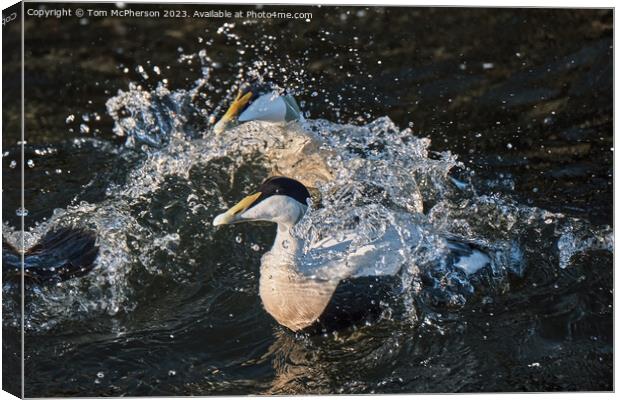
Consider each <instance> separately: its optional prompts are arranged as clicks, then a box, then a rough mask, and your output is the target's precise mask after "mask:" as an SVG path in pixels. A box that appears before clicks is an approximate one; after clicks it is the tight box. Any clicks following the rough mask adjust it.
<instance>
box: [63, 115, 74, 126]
mask: <svg viewBox="0 0 620 400" xmlns="http://www.w3.org/2000/svg"><path fill="white" fill-rule="evenodd" d="M73 121H75V115H73V114H71V115H69V116H68V117H67V118H66V119H65V122H66V123H67V124H70V123H71V122H73Z"/></svg>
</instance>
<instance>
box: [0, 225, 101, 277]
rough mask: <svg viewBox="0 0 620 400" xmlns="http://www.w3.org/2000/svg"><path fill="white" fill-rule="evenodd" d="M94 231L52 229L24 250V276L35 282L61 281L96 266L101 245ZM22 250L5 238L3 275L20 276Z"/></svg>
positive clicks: (79, 274) (3, 242)
mask: <svg viewBox="0 0 620 400" xmlns="http://www.w3.org/2000/svg"><path fill="white" fill-rule="evenodd" d="M95 242H96V235H95V233H94V232H92V231H86V230H83V229H76V228H58V229H55V230H53V231H50V232H48V233H46V234H45V236H43V238H42V239H41V240H40V241H39V242H38V243H37V244H36V245H34V246H33V247H31V248H30V249H28V250H27V251H26V252H25V253H24V266H23V268H24V277H25V279H26V280H28V281H34V282H60V281H64V280H67V279H70V278H74V277H78V276H82V275H85V274H86V273H88V272H89V271H90V270H91V269H92V268H93V267H94V265H95V260H96V258H97V255H98V253H99V248H98V247H97V246H96V244H95ZM21 270H22V265H21V256H20V252H19V251H18V250H17V249H16V248H15V247H14V246H13V245H11V244H10V243H8V242H7V241H6V240H4V239H3V240H2V275H3V278H4V279H11V278H19V276H20V273H21Z"/></svg>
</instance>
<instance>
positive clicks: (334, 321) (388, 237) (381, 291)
mask: <svg viewBox="0 0 620 400" xmlns="http://www.w3.org/2000/svg"><path fill="white" fill-rule="evenodd" d="M310 199H311V196H310V192H309V191H308V189H307V188H306V187H305V186H304V185H303V184H302V183H301V182H299V181H297V180H295V179H292V178H288V177H283V176H274V177H270V178H268V179H267V180H265V181H264V182H263V183H262V184H261V185H260V186H259V187H258V189H257V190H256V192H255V193H253V194H251V195H248V196H246V197H244V198H243V199H242V200H241V201H239V202H238V203H237V204H235V205H234V206H233V207H231V208H229V209H228V210H227V211H225V212H223V213H220V214H218V215H217V216H216V217H215V218H214V220H213V226H215V227H221V226H224V225H233V224H237V223H242V222H253V221H265V222H271V223H275V225H276V236H275V240H274V243H273V246H272V247H271V249H270V250H269V251H268V252H266V253H265V254H264V255H263V256H262V257H261V265H260V277H259V296H260V299H261V301H262V304H263V307H264V309H265V310H266V311H267V313H268V314H270V315H271V316H272V317H273V318H274V319H275V320H276V321H277V322H278V323H279V324H280V325H282V326H284V327H286V328H288V329H290V330H291V331H293V332H313V331H316V330H317V329H318V330H320V331H323V332H326V331H336V330H340V329H343V328H345V327H350V326H357V325H359V324H368V323H371V322H372V321H374V320H376V319H377V318H378V317H379V316H380V315H382V313H383V311H385V309H386V305H387V306H388V307H389V306H390V305H393V304H395V303H394V301H393V300H395V299H396V298H397V297H398V293H399V291H400V283H401V282H402V280H401V272H402V271H403V269H404V267H405V265H406V264H407V261H406V260H404V259H403V256H402V252H401V249H402V242H401V240H400V232H399V231H398V230H397V228H396V227H395V226H391V225H390V226H389V227H388V228H387V229H386V230H385V232H384V233H383V234H381V235H380V236H379V237H377V238H375V239H374V240H372V241H371V242H370V243H367V244H365V245H363V246H356V247H354V246H351V244H352V242H353V241H354V240H355V232H348V233H347V234H345V235H342V236H339V237H338V238H332V237H326V238H323V239H321V240H318V241H316V242H315V243H307V241H306V240H305V239H303V238H302V237H300V235H299V234H295V232H294V229H295V226H296V225H297V224H298V223H299V222H300V221H301V220H302V218H303V217H304V215H305V214H306V213H307V212H308V210H309V204H310V203H309V201H311V200H310ZM422 235H423V231H422V230H420V229H418V230H415V229H411V237H410V238H409V240H410V241H411V242H413V243H415V242H420V241H421V240H422ZM447 243H448V245H447V248H448V249H449V250H451V251H452V253H451V255H450V260H451V261H452V263H453V264H454V266H455V268H460V269H461V270H462V271H463V273H465V274H473V273H475V272H476V271H478V270H480V269H481V268H483V267H484V266H486V265H489V264H490V263H491V258H490V257H489V256H488V255H487V254H485V253H483V252H482V251H480V250H477V249H473V248H471V247H469V246H467V245H466V244H458V245H453V244H451V242H447ZM321 253H322V254H328V253H329V254H334V253H336V254H338V253H339V257H336V258H331V259H330V258H328V259H330V260H331V261H326V262H325V263H324V264H322V263H320V262H319V263H317V262H316V261H315V260H317V259H318V260H320V259H321V258H320V257H319V258H316V257H313V256H316V255H317V254H321ZM379 261H380V262H381V265H382V267H381V268H377V264H378V263H379Z"/></svg>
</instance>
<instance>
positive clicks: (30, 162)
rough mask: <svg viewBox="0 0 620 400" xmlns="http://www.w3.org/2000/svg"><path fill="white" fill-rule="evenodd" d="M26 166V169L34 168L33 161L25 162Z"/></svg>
mask: <svg viewBox="0 0 620 400" xmlns="http://www.w3.org/2000/svg"><path fill="white" fill-rule="evenodd" d="M26 165H28V168H33V167H34V161H32V160H28V161H27V162H26Z"/></svg>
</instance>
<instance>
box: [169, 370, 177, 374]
mask: <svg viewBox="0 0 620 400" xmlns="http://www.w3.org/2000/svg"><path fill="white" fill-rule="evenodd" d="M176 374H177V371H175V370H173V369H171V370H170V371H168V376H175V375H176Z"/></svg>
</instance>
